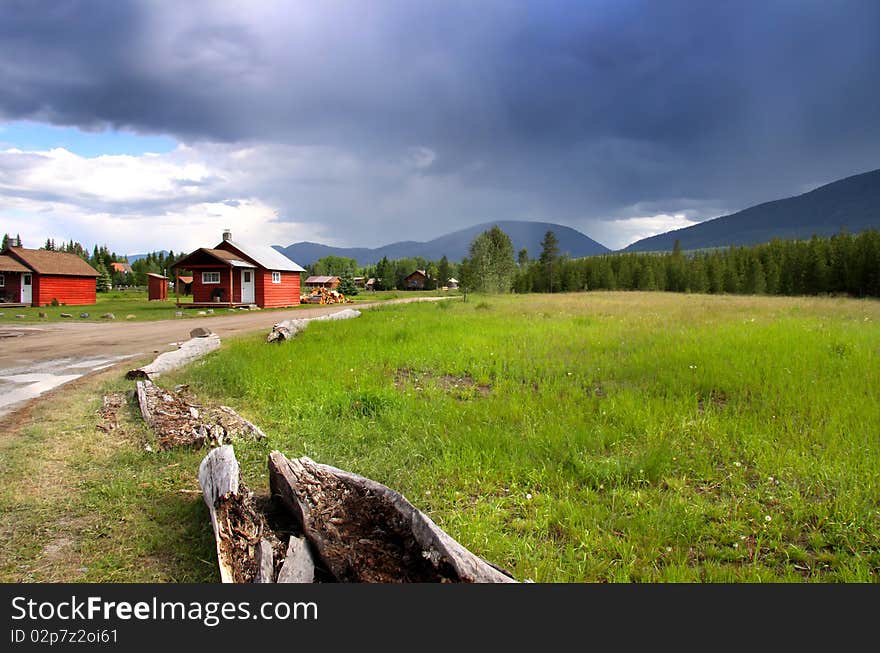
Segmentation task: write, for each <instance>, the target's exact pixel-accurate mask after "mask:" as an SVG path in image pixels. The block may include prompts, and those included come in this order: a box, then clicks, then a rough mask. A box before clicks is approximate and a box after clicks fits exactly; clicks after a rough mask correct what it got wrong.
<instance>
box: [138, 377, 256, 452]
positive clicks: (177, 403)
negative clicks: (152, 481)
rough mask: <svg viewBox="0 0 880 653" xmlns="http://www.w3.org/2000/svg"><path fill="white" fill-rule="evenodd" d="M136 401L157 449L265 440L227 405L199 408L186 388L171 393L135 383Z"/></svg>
mask: <svg viewBox="0 0 880 653" xmlns="http://www.w3.org/2000/svg"><path fill="white" fill-rule="evenodd" d="M137 399H138V406H139V407H140V410H141V416H142V417H143V418H144V422H146V424H147V426H149V427H150V428H151V429H152V430H153V431H154V432H155V433H156V436H157V438H158V443H159V447H160V448H161V449H171V448H174V447H181V446H186V447H196V448H198V447H202V446H204V445H205V444H211V445H214V446H219V445H222V444H228V443H229V442H230V441H231V440H233V439H235V438H253V439H255V440H262V439H264V438H265V437H266V434H265V433H263V431H262V429H260V428H259V427H258V426H257V425H256V424H253V423H252V422H250V421H248V420H246V419H245V418H244V417H242V416H241V415H239V414H238V413H236V412H235V411H234V410H233V409H232V408H230V407H229V406H219V407H216V408H215V407H212V406H207V407H206V406H199V405H198V404H196V403H195V398H194V397H192V396H191V395H190V394H188V392H187V387H186V386H178V388H176V389H175V390H174V391H173V392H172V391H170V390H165V389H163V388H161V387H159V386H158V385H156V384H155V383H153V382H152V381H150V380H146V381H138V382H137Z"/></svg>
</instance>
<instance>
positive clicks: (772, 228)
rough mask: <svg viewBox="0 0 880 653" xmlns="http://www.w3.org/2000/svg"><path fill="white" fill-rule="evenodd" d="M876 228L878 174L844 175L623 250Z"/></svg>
mask: <svg viewBox="0 0 880 653" xmlns="http://www.w3.org/2000/svg"><path fill="white" fill-rule="evenodd" d="M871 228H874V229H880V170H873V171H871V172H865V173H862V174H859V175H853V176H852V177H846V178H845V179H840V180H838V181H833V182H831V183H830V184H826V185H824V186H820V187H819V188H816V189H815V190H811V191H810V192H808V193H804V194H803V195H797V196H795V197H787V198H785V199H781V200H775V201H772V202H764V203H763V204H758V205H756V206H752V207H750V208H748V209H744V210H742V211H738V212H737V213H732V214H730V215H725V216H721V217H720V218H714V219H712V220H706V221H705V222H700V223H699V224H695V225H693V226H690V227H685V228H683V229H676V230H674V231H668V232H666V233H664V234H659V235H657V236H651V237H649V238H643V239H642V240H639V241H636V242H634V243H632V244H631V245H629V246H628V247H626V248H624V250H623V251H625V252H658V251H669V250H671V249H672V247H673V245H674V244H675V241H676V240H678V241H679V242H680V243H681V248H682V249H683V250H688V249H703V248H710V247H729V246H730V245H757V244H758V243H766V242H768V241H771V240H773V239H774V238H779V239H781V240H803V239H808V238H811V237H812V236H813V234H815V235H817V236H833V235H834V234H836V233H840V232H841V231H847V232H849V233H858V232H860V231H864V230H865V229H871Z"/></svg>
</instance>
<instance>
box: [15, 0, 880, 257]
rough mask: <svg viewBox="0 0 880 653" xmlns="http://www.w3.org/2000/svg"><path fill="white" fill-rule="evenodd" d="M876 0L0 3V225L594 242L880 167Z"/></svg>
mask: <svg viewBox="0 0 880 653" xmlns="http://www.w3.org/2000/svg"><path fill="white" fill-rule="evenodd" d="M878 25H880V2H876V1H875V0H866V1H848V0H836V1H835V2H827V1H812V0H785V1H782V0H761V1H751V0H737V1H735V2H723V1H719V2H711V3H709V2H699V1H697V0H692V1H691V2H677V1H675V0H664V1H662V2H657V1H655V0H646V1H626V0H580V1H578V2H567V1H553V0H540V1H529V0H517V1H515V2H511V1H509V0H505V1H497V2H496V1H495V0H480V1H479V2H473V1H468V0H461V1H458V0H444V1H442V2H441V1H439V0H435V1H431V2H429V1H428V0H424V1H422V2H412V1H411V0H374V1H371V2H363V1H360V0H351V1H341V0H322V1H321V2H310V3H309V2H291V1H288V2H277V1H258V0H247V1H246V2H233V1H232V0H228V1H226V2H213V1H202V0H193V1H188V2H186V3H181V2H177V1H173V2H172V1H163V0H143V1H137V2H135V1H131V2H128V1H123V0H119V1H113V2H111V1H109V0H107V1H105V2H100V1H92V2H85V1H83V2H80V1H77V0H53V1H42V0H34V1H20V2H19V1H9V2H3V3H0V233H3V232H9V233H20V234H21V236H22V240H23V241H24V244H25V245H26V246H34V247H36V246H40V245H42V244H43V243H44V242H45V240H46V238H49V237H51V238H54V239H55V240H56V241H67V240H70V239H74V240H77V241H80V242H82V243H83V244H85V245H86V246H89V247H91V246H92V245H94V244H96V243H98V244H107V245H108V246H109V247H110V248H111V249H112V250H114V251H116V252H118V253H120V254H134V253H142V252H146V251H154V250H159V249H173V250H175V251H181V250H191V249H194V248H196V247H201V246H213V245H214V244H216V243H217V242H219V240H220V238H221V233H222V231H223V230H224V229H225V228H230V229H232V230H233V235H234V237H235V238H236V239H240V240H245V241H250V242H259V243H265V244H278V245H288V244H291V243H294V242H299V241H304V240H308V241H315V242H322V243H325V244H330V245H338V246H362V247H375V246H379V245H383V244H387V243H389V242H394V241H399V240H429V239H431V238H435V237H437V236H440V235H443V234H445V233H448V232H450V231H454V230H456V229H461V228H465V227H468V226H471V225H474V224H479V223H484V222H489V221H492V220H541V221H547V222H555V223H560V224H564V225H568V226H570V227H573V228H575V229H578V230H580V231H582V232H583V233H585V234H587V235H588V236H590V237H592V238H594V239H596V240H598V241H599V242H601V243H603V244H605V245H607V246H609V247H611V248H620V247H623V246H625V245H627V244H629V243H631V242H634V241H635V240H638V239H639V238H643V237H646V236H650V235H653V234H656V233H662V232H664V231H668V230H669V229H674V228H680V227H683V226H688V225H690V224H694V223H696V222H699V221H702V220H706V219H710V218H714V217H718V216H720V215H723V214H725V213H730V212H733V211H736V210H739V209H742V208H746V207H748V206H751V205H754V204H756V203H759V202H762V201H767V200H772V199H776V198H780V197H786V196H790V195H795V194H799V193H802V192H805V191H807V190H810V189H812V188H815V187H817V186H819V185H822V184H824V183H828V182H831V181H834V180H836V179H840V178H843V177H846V176H849V175H853V174H858V173H860V172H865V171H868V170H873V169H876V168H880V120H878V119H877V116H880V84H878V83H877V80H878V79H880V38H878V37H877V26H878Z"/></svg>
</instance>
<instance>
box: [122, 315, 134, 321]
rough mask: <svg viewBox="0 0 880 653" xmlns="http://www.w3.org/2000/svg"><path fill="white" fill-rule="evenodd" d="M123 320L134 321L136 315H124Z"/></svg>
mask: <svg viewBox="0 0 880 653" xmlns="http://www.w3.org/2000/svg"><path fill="white" fill-rule="evenodd" d="M125 319H126V320H136V319H137V315H126V316H125Z"/></svg>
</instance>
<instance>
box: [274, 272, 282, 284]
mask: <svg viewBox="0 0 880 653" xmlns="http://www.w3.org/2000/svg"><path fill="white" fill-rule="evenodd" d="M272 283H281V273H280V272H273V273H272Z"/></svg>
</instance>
